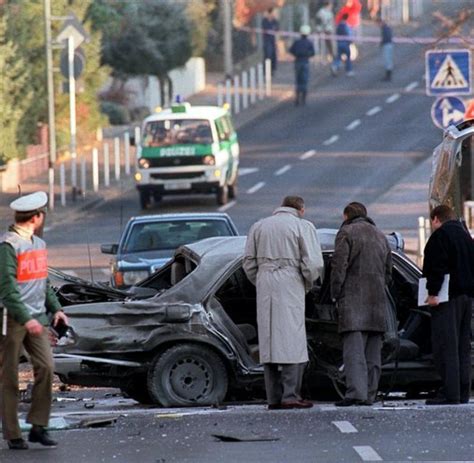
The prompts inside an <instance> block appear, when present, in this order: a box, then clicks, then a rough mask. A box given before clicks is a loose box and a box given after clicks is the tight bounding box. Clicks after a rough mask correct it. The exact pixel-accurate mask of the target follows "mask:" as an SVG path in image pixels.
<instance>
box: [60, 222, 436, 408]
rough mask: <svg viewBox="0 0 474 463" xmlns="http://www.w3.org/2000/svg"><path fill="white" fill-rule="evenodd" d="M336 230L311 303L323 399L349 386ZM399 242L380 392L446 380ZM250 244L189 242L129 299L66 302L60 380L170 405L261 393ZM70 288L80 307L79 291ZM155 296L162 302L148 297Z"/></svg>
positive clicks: (315, 378) (324, 240) (322, 235)
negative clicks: (335, 279)
mask: <svg viewBox="0 0 474 463" xmlns="http://www.w3.org/2000/svg"><path fill="white" fill-rule="evenodd" d="M336 233H337V230H319V231H318V234H319V239H320V242H321V246H322V249H323V255H324V259H325V264H326V278H325V280H324V282H323V283H322V285H316V286H315V287H314V288H313V289H312V290H311V291H310V293H309V294H308V295H307V297H306V325H307V334H308V348H309V353H310V363H309V366H308V368H307V371H306V374H305V392H306V394H307V395H309V396H312V397H317V396H318V393H319V392H321V390H327V386H328V385H329V386H330V385H331V383H332V384H333V385H334V386H335V387H336V388H337V389H342V388H343V387H344V386H343V384H344V368H343V363H342V342H341V339H340V337H339V335H338V333H337V313H336V309H335V306H334V305H333V304H332V302H331V298H330V294H329V272H330V260H331V255H332V252H333V249H334V240H335V235H336ZM388 238H389V241H390V244H391V247H392V253H393V284H392V286H391V287H390V288H387V296H388V299H389V301H390V304H389V305H387V333H386V334H385V338H384V347H383V363H384V365H383V374H382V379H381V389H385V390H386V389H387V388H393V389H396V390H401V391H411V392H416V391H423V390H426V388H429V387H434V386H435V385H436V383H437V382H438V380H439V378H438V376H437V374H436V373H435V370H434V367H433V363H432V355H431V341H430V313H429V310H428V307H418V306H417V293H418V280H419V278H420V277H421V271H420V270H419V268H418V267H417V266H416V265H415V264H414V263H413V262H411V261H410V260H409V259H408V257H407V256H405V255H404V253H403V251H402V247H403V246H402V240H401V238H400V237H399V235H396V234H394V235H389V236H388ZM244 246H245V237H219V238H209V239H206V240H202V241H198V242H196V243H193V244H189V245H185V246H182V247H180V248H179V249H178V250H177V251H176V253H175V256H174V258H173V259H172V260H171V261H169V262H168V263H167V264H166V265H165V266H164V267H163V268H162V269H160V270H158V271H157V272H156V273H155V274H153V275H151V276H150V277H149V278H147V279H146V280H144V281H142V282H141V283H140V284H139V285H138V286H137V287H136V288H135V287H134V288H131V291H130V292H126V293H125V292H124V294H123V297H122V299H120V298H118V299H117V298H116V296H117V294H116V293H113V294H112V295H104V298H103V302H98V301H97V300H96V299H95V301H96V302H93V303H83V304H76V305H71V306H69V307H67V308H66V313H67V315H68V316H69V319H70V325H71V333H70V335H69V336H67V337H66V338H64V339H61V341H60V345H58V346H57V347H56V350H55V371H56V373H57V374H58V375H59V377H60V379H61V380H62V381H63V382H64V383H68V384H77V385H84V386H112V387H118V388H121V389H122V391H124V392H125V393H126V394H128V395H129V396H130V397H132V398H134V399H136V400H138V401H140V402H142V403H157V404H161V405H163V406H193V405H209V404H216V403H220V402H222V401H224V400H225V399H226V397H241V398H242V397H248V394H249V393H248V391H249V390H250V389H259V388H260V390H261V389H262V386H263V368H262V366H261V365H260V364H259V362H258V334H257V324H256V292H255V287H254V286H253V285H252V284H251V283H250V281H249V280H248V279H247V277H246V275H245V273H244V271H243V269H242V256H243V251H244ZM66 290H67V292H68V293H67V297H68V298H69V300H70V301H71V300H73V298H72V299H71V292H72V289H71V288H70V287H69V288H66ZM61 291H62V289H61V288H60V290H59V296H60V297H62V295H61ZM147 292H148V293H150V292H153V293H154V295H153V296H151V297H145V296H144V295H145V294H146V293H147ZM328 380H329V381H328ZM324 388H326V389H324ZM242 392H243V393H244V395H242ZM239 394H240V395H239Z"/></svg>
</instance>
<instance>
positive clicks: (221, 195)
mask: <svg viewBox="0 0 474 463" xmlns="http://www.w3.org/2000/svg"><path fill="white" fill-rule="evenodd" d="M228 202H229V187H228V186H227V184H225V185H223V186H220V187H219V188H218V189H217V204H219V206H223V205H224V204H227V203H228Z"/></svg>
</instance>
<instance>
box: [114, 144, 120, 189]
mask: <svg viewBox="0 0 474 463" xmlns="http://www.w3.org/2000/svg"><path fill="white" fill-rule="evenodd" d="M114 167H115V180H117V181H118V180H120V140H119V139H118V137H115V138H114Z"/></svg>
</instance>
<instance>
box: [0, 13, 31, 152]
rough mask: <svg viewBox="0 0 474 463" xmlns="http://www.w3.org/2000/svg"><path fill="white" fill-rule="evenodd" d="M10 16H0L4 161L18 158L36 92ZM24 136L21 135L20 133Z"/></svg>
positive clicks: (1, 149)
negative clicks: (14, 38)
mask: <svg viewBox="0 0 474 463" xmlns="http://www.w3.org/2000/svg"><path fill="white" fill-rule="evenodd" d="M9 19H10V18H9V17H8V15H7V14H6V13H4V14H3V15H1V16H0V69H1V70H2V71H1V72H2V74H1V78H0V102H1V107H2V114H1V119H0V141H1V144H0V159H2V160H8V159H12V158H15V157H17V156H18V155H19V154H20V152H21V150H20V149H19V139H21V132H20V124H19V122H20V120H21V117H22V115H23V114H24V112H25V110H26V108H27V107H28V105H29V103H30V101H31V99H32V92H31V91H30V89H29V86H28V79H29V75H28V70H27V67H26V63H25V62H24V61H23V60H22V58H21V56H20V55H21V54H20V53H19V50H18V47H17V46H16V45H15V44H14V43H13V42H12V41H11V40H9V39H8V37H7V22H8V21H9ZM19 132H20V133H19Z"/></svg>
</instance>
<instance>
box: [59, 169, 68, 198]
mask: <svg viewBox="0 0 474 463" xmlns="http://www.w3.org/2000/svg"><path fill="white" fill-rule="evenodd" d="M59 187H60V191H61V206H65V205H66V168H65V167H64V163H62V164H61V165H60V166H59Z"/></svg>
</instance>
